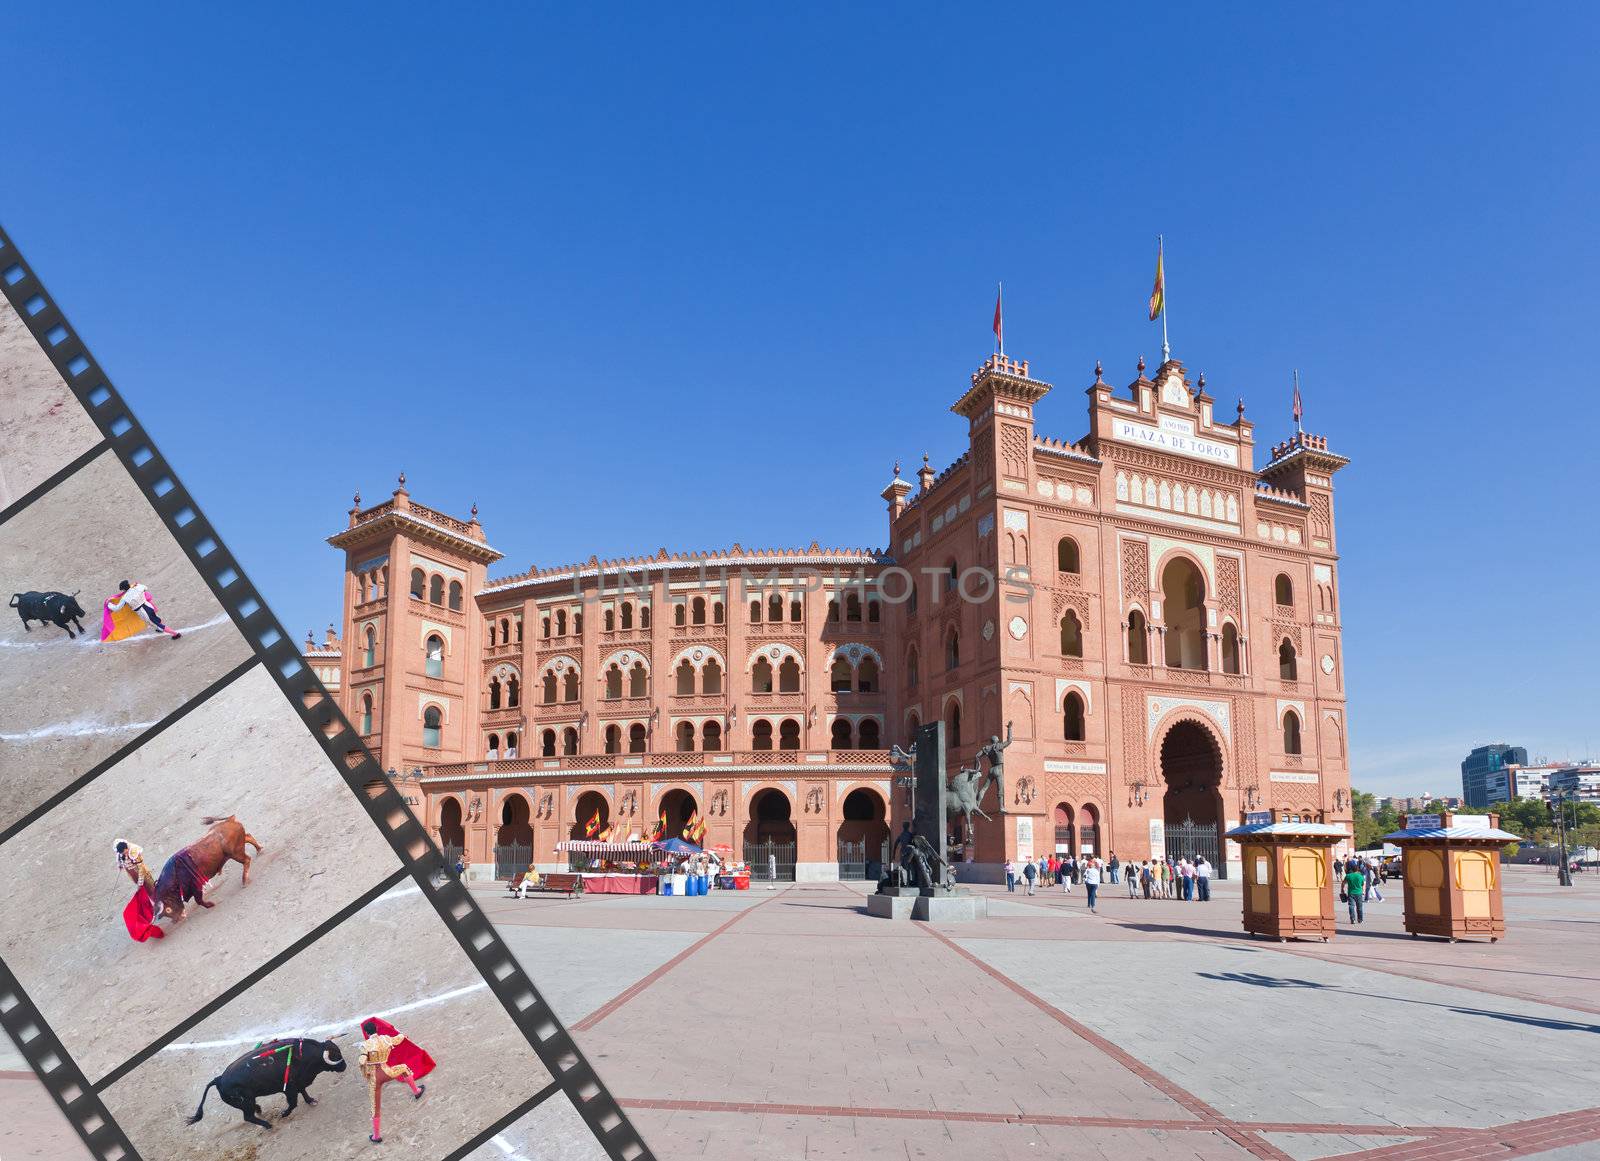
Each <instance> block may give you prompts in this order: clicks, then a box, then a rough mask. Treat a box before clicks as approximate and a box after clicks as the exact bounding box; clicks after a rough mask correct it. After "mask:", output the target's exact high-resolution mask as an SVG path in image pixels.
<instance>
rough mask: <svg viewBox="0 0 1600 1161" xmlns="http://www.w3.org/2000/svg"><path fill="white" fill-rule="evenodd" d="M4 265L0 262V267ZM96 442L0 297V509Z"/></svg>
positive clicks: (68, 394)
mask: <svg viewBox="0 0 1600 1161" xmlns="http://www.w3.org/2000/svg"><path fill="white" fill-rule="evenodd" d="M9 265H10V263H9V262H6V261H0V267H3V266H9ZM101 438H102V437H101V435H100V429H99V428H97V427H95V425H94V424H93V423H91V422H90V420H89V416H88V413H87V412H85V411H84V410H83V405H82V404H81V403H79V402H78V400H77V397H76V396H75V395H73V394H72V392H71V391H70V390H69V389H68V388H67V385H66V383H65V382H64V381H63V380H62V378H61V376H60V375H59V374H58V373H57V372H56V369H55V367H53V366H52V365H51V363H50V360H49V359H48V358H47V357H46V356H45V353H44V349H43V348H42V347H40V346H39V342H38V340H37V339H35V338H34V337H33V334H32V332H30V331H29V330H28V327H27V324H26V323H24V322H23V321H22V318H21V316H19V315H18V314H17V312H16V311H15V310H13V309H12V307H11V303H10V302H8V301H7V300H5V299H4V298H0V508H5V507H8V506H10V505H11V504H15V503H16V502H17V500H18V499H20V498H21V497H22V496H23V495H24V494H25V493H27V492H28V491H29V490H30V489H32V488H37V487H38V486H39V485H40V484H42V483H44V481H45V480H47V479H49V478H50V476H51V475H52V474H53V473H55V472H58V471H60V470H61V469H62V468H64V467H66V466H67V464H69V463H71V462H72V461H73V460H74V459H75V458H77V457H78V456H80V455H82V454H83V453H84V452H86V451H88V450H89V449H90V448H91V447H93V446H94V445H95V444H97V443H99V442H100V440H101ZM7 599H8V600H9V599H10V597H9V595H8V596H7Z"/></svg>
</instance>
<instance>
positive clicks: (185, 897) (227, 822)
mask: <svg viewBox="0 0 1600 1161" xmlns="http://www.w3.org/2000/svg"><path fill="white" fill-rule="evenodd" d="M200 821H201V822H203V823H205V824H206V825H207V826H209V827H210V828H211V829H210V830H208V831H206V833H205V834H203V835H202V836H200V838H198V839H196V840H195V841H194V842H192V843H190V844H189V845H188V846H186V847H184V848H183V849H182V850H180V851H179V852H178V853H177V854H175V855H173V856H172V857H171V858H169V859H168V860H167V861H166V865H165V866H163V867H162V868H161V876H160V878H158V879H157V880H156V891H155V905H156V915H157V917H158V918H161V919H171V920H174V921H181V920H182V919H183V918H184V914H185V909H186V908H185V905H186V904H187V903H188V902H189V901H190V900H193V901H194V902H196V903H198V904H200V906H202V907H206V908H211V907H215V906H216V904H215V903H212V902H209V901H208V900H207V899H206V898H205V886H206V883H207V881H208V880H211V879H214V878H216V876H217V874H218V872H220V871H221V870H222V868H223V865H224V864H225V863H227V862H228V860H230V859H232V860H233V861H234V862H236V863H238V864H239V865H240V866H241V867H242V868H243V872H242V874H241V876H240V880H241V882H240V885H241V886H248V885H249V882H250V859H251V856H250V854H249V852H248V851H246V850H245V846H246V845H247V844H248V845H249V846H252V847H254V848H255V850H256V854H258V855H259V854H260V853H261V851H262V850H263V847H262V846H261V844H260V843H259V842H257V841H256V837H255V836H254V835H252V834H251V833H250V832H249V831H247V830H245V828H244V824H243V823H241V822H240V821H239V820H238V819H236V818H235V817H234V816H233V815H231V814H230V815H228V816H227V817H226V818H217V817H214V816H212V817H206V818H202V819H201V820H200Z"/></svg>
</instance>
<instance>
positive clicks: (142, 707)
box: [0, 452, 250, 830]
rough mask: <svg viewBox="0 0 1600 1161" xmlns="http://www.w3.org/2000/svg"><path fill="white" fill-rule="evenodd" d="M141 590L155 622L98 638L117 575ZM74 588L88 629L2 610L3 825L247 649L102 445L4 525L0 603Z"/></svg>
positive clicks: (0, 735) (205, 683)
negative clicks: (171, 634) (160, 626)
mask: <svg viewBox="0 0 1600 1161" xmlns="http://www.w3.org/2000/svg"><path fill="white" fill-rule="evenodd" d="M125 579H126V580H133V581H139V582H142V583H144V584H145V585H148V586H149V588H150V591H151V593H152V594H153V595H154V597H155V600H156V604H157V606H158V608H159V609H160V612H161V618H162V620H163V621H165V622H166V623H167V624H168V625H170V626H171V627H173V628H175V629H178V630H179V631H181V632H182V633H183V637H182V639H181V640H176V641H175V640H172V639H171V638H168V637H164V636H162V635H160V634H158V633H156V632H155V630H153V629H152V630H150V631H149V632H146V633H143V634H141V635H139V636H137V637H133V638H130V639H129V640H126V641H116V642H110V643H107V644H104V645H102V644H101V643H100V616H101V603H102V602H103V601H104V600H105V599H106V598H107V597H109V596H112V595H114V594H115V593H116V591H117V584H118V582H120V581H122V580H125ZM51 589H55V590H59V591H61V592H66V593H70V592H72V591H73V590H75V589H81V590H82V592H81V593H80V594H79V597H78V603H79V604H80V605H82V606H83V609H84V612H85V616H84V617H83V625H84V628H85V629H86V630H87V636H85V637H80V638H78V639H76V640H72V639H69V638H68V637H67V635H66V633H65V632H64V631H63V630H61V629H58V628H57V627H56V626H54V625H45V626H42V627H41V626H40V625H39V624H38V623H37V622H34V623H33V624H32V627H31V631H30V632H24V631H23V628H22V619H21V618H20V617H19V616H18V615H17V613H16V610H15V609H10V608H3V607H0V706H3V707H4V712H3V714H0V769H3V771H4V775H5V794H4V795H3V796H0V830H4V829H5V828H6V827H8V826H10V825H11V824H12V823H14V822H16V821H17V819H18V818H20V817H21V816H23V815H24V814H26V813H27V812H28V811H29V810H31V809H33V808H34V807H36V806H38V805H39V804H40V803H41V802H43V801H44V800H45V799H47V798H49V796H50V795H51V794H53V793H55V792H56V791H58V790H60V789H62V788H63V787H65V786H67V785H68V784H70V783H71V782H72V781H73V779H75V778H77V777H78V776H79V775H80V774H82V773H84V772H85V771H86V770H88V769H89V768H90V767H92V766H94V765H95V764H96V763H98V762H101V761H104V760H105V759H106V758H108V757H110V756H111V755H112V754H114V753H115V752H116V751H117V750H118V749H120V748H121V747H122V746H125V745H127V744H128V743H129V742H131V741H133V739H134V738H136V737H137V736H138V734H139V732H140V731H141V730H143V729H146V728H148V727H149V726H151V725H153V724H154V723H156V722H158V721H160V720H161V719H162V718H164V717H165V716H166V715H167V714H169V713H171V712H172V711H173V710H175V709H177V708H178V707H179V706H181V705H183V704H184V702H186V701H188V700H189V699H190V698H192V697H193V696H194V695H195V694H196V693H199V692H200V691H201V690H202V689H204V688H205V687H206V686H208V685H210V684H211V683H212V682H213V681H215V680H216V679H217V678H219V677H221V676H222V675H223V674H225V673H227V672H228V671H229V670H230V669H232V668H234V667H235V666H236V665H238V664H239V663H240V662H241V661H244V660H245V659H246V658H248V657H249V656H250V649H249V647H248V646H247V645H246V643H245V640H244V638H243V637H242V636H241V635H240V634H239V632H238V630H237V629H235V628H234V626H233V622H232V621H231V620H230V619H229V618H228V615H227V613H226V612H224V610H223V608H222V606H221V605H220V604H218V602H217V600H216V598H215V597H214V596H212V594H211V590H210V589H209V588H207V587H206V583H205V581H204V580H203V579H202V578H201V576H200V574H199V573H198V572H196V571H195V569H194V567H193V566H192V565H190V563H189V561H188V559H187V558H186V557H185V556H184V555H183V553H182V551H180V550H179V548H178V545H177V543H176V542H175V541H174V540H173V539H172V537H171V535H170V534H168V532H167V529H166V526H165V525H163V524H162V523H161V521H160V519H159V518H158V517H157V516H156V513H155V510H154V509H152V508H151V507H150V504H149V502H148V501H146V500H145V498H144V496H143V494H142V493H141V492H140V491H139V489H138V488H137V487H135V486H134V483H133V481H132V480H131V479H130V478H129V477H128V474H127V473H126V472H125V471H123V468H122V465H121V464H120V463H119V462H118V461H117V460H116V458H115V457H114V456H112V455H111V454H110V453H109V452H107V453H106V454H104V455H101V456H100V457H99V458H97V459H96V460H94V461H93V462H92V463H90V464H88V465H87V466H86V467H84V468H83V469H82V470H80V471H78V472H76V473H74V474H73V475H72V476H71V477H70V478H68V479H66V480H64V481H62V482H61V483H60V484H58V485H57V486H56V487H54V488H52V489H51V490H50V491H49V492H48V493H46V494H45V495H44V496H41V497H40V498H39V499H38V500H36V501H34V502H33V503H32V504H30V505H28V507H27V508H25V509H24V510H23V511H21V512H19V513H17V514H16V515H15V516H13V517H12V518H11V519H10V520H8V521H6V522H5V523H4V524H0V601H5V602H9V601H10V599H11V594H12V593H16V592H24V591H27V590H37V591H46V590H51Z"/></svg>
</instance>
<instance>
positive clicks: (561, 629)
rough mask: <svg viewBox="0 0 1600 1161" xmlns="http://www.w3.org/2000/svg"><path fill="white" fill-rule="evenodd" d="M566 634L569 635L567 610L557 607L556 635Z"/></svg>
mask: <svg viewBox="0 0 1600 1161" xmlns="http://www.w3.org/2000/svg"><path fill="white" fill-rule="evenodd" d="M566 635H567V611H566V610H565V609H557V610H556V636H557V637H565V636H566Z"/></svg>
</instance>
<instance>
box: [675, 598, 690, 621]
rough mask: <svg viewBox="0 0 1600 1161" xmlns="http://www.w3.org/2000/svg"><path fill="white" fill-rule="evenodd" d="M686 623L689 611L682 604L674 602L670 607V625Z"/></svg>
mask: <svg viewBox="0 0 1600 1161" xmlns="http://www.w3.org/2000/svg"><path fill="white" fill-rule="evenodd" d="M688 621H689V611H688V610H687V609H685V608H684V607H683V602H682V601H677V602H674V604H673V606H672V623H673V624H674V625H684V624H687V623H688Z"/></svg>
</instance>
